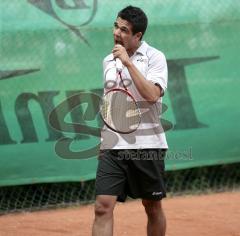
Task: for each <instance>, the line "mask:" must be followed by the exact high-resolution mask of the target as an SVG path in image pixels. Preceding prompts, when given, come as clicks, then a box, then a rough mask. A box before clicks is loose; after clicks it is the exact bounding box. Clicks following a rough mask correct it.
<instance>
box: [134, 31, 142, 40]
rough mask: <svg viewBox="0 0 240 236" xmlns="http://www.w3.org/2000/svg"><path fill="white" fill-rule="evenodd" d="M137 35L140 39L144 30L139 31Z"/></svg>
mask: <svg viewBox="0 0 240 236" xmlns="http://www.w3.org/2000/svg"><path fill="white" fill-rule="evenodd" d="M135 35H136V37H137V38H138V39H139V40H140V39H141V37H142V32H137V33H136V34H135Z"/></svg>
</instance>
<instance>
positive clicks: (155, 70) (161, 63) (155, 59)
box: [146, 51, 168, 91]
mask: <svg viewBox="0 0 240 236" xmlns="http://www.w3.org/2000/svg"><path fill="white" fill-rule="evenodd" d="M146 79H147V80H149V81H151V82H153V83H154V84H158V85H160V86H161V88H162V89H163V90H164V91H165V90H166V89H167V82H168V68H167V62H166V58H165V56H164V54H163V53H161V52H160V51H156V52H154V53H153V55H152V56H151V57H150V58H149V63H148V70H147V77H146Z"/></svg>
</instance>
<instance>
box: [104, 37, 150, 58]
mask: <svg viewBox="0 0 240 236" xmlns="http://www.w3.org/2000/svg"><path fill="white" fill-rule="evenodd" d="M147 48H148V44H147V43H146V42H145V41H142V42H141V45H140V47H139V48H138V49H137V50H136V52H135V53H134V54H133V56H134V55H136V54H141V55H143V56H144V55H146V52H147ZM113 60H114V57H113V54H112V53H111V54H110V55H109V56H108V58H107V61H113Z"/></svg>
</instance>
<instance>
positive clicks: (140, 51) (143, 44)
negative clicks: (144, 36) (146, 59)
mask: <svg viewBox="0 0 240 236" xmlns="http://www.w3.org/2000/svg"><path fill="white" fill-rule="evenodd" d="M147 48H148V44H147V43H146V42H145V41H142V42H141V45H140V47H139V48H138V49H137V50H136V52H135V54H142V55H143V56H144V55H146V52H147Z"/></svg>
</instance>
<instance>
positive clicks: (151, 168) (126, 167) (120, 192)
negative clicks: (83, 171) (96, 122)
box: [96, 149, 166, 202]
mask: <svg viewBox="0 0 240 236" xmlns="http://www.w3.org/2000/svg"><path fill="white" fill-rule="evenodd" d="M165 154H166V149H140V150H137V149H131V150H125V149H124V150H120V149H118V150H115V149H112V150H108V149H107V150H100V153H99V162H98V169H97V176H96V195H113V196H117V200H118V201H120V202H124V201H125V200H126V197H127V196H130V197H131V198H141V199H148V200H161V199H162V198H164V197H166V190H165V186H164V180H163V178H164V169H165V168H164V157H165Z"/></svg>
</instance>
